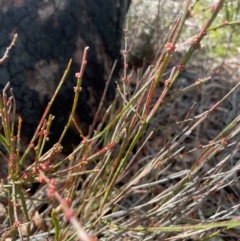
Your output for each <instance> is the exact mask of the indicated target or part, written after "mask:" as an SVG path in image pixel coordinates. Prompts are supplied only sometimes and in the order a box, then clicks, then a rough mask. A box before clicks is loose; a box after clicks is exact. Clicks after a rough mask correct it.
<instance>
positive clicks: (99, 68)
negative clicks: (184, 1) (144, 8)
mask: <svg viewBox="0 0 240 241" xmlns="http://www.w3.org/2000/svg"><path fill="white" fill-rule="evenodd" d="M129 4H130V0H58V1H57V0H48V1H45V0H3V1H1V3H0V51H1V52H0V54H3V53H4V52H5V49H6V47H7V46H8V45H9V44H10V42H11V40H12V37H13V34H14V33H17V34H18V39H17V42H16V45H15V46H14V47H13V48H12V49H11V51H10V54H9V58H8V59H6V60H5V62H4V63H3V64H2V65H0V88H1V89H2V88H3V87H4V86H5V85H6V83H7V82H8V81H10V83H11V87H12V88H13V91H14V94H15V97H16V101H17V111H18V113H19V114H20V115H21V116H22V118H23V129H22V132H23V135H25V136H26V137H28V138H29V137H31V135H32V134H33V132H34V130H35V128H36V126H37V124H38V122H39V120H40V117H41V115H42V113H43V110H44V109H45V107H46V105H47V103H48V101H49V100H50V98H51V96H52V94H53V92H54V90H55V88H56V86H57V85H58V83H59V81H60V79H61V76H62V75H63V72H64V70H65V68H66V66H67V63H68V61H69V59H70V58H73V64H72V68H71V71H70V73H69V75H68V77H67V79H66V83H65V84H64V86H63V88H62V89H61V91H60V93H59V96H58V97H57V101H56V102H55V104H54V106H53V108H52V109H51V113H52V114H53V115H55V120H54V122H53V128H52V136H50V138H52V141H56V140H57V138H58V137H59V134H60V131H61V130H62V128H63V126H64V125H65V124H66V121H67V118H68V115H69V113H70V110H71V106H72V101H73V87H74V86H75V83H76V78H75V73H76V72H79V68H80V64H81V59H82V53H83V50H84V48H85V47H86V46H89V47H90V49H89V53H88V58H87V59H88V64H87V68H86V71H85V74H84V78H83V91H82V92H81V99H80V101H79V105H78V109H77V114H78V118H79V119H80V121H81V122H84V123H86V124H90V123H91V122H92V119H93V114H94V113H93V109H94V108H95V105H97V104H98V103H99V98H100V96H101V94H102V91H103V89H104V86H105V81H106V79H107V77H108V75H109V73H110V70H111V68H112V65H113V62H114V61H115V60H119V59H120V56H121V54H120V48H121V46H120V45H121V38H122V32H123V27H124V19H125V15H126V12H127V9H128V7H129ZM118 63H120V62H118ZM119 67H120V65H118V66H117V68H116V70H115V73H114V77H115V78H116V77H117V75H118V71H119ZM113 79H114V78H113ZM113 83H114V82H113ZM113 97H114V84H112V86H110V89H109V91H108V95H107V98H109V99H111V98H113ZM90 99H91V101H89V100H90ZM89 102H91V104H89ZM69 138H70V137H69ZM68 141H69V142H71V141H72V140H70V139H68Z"/></svg>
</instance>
